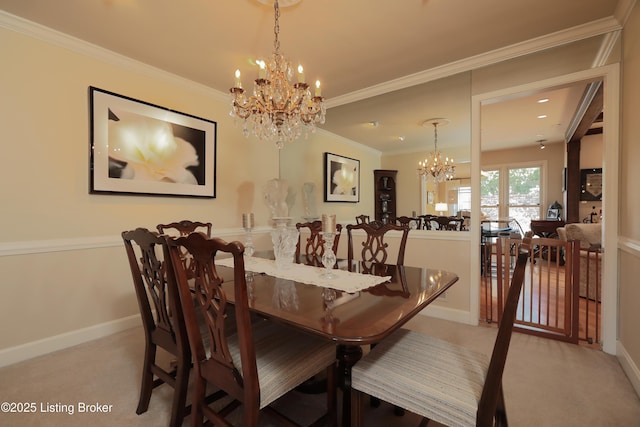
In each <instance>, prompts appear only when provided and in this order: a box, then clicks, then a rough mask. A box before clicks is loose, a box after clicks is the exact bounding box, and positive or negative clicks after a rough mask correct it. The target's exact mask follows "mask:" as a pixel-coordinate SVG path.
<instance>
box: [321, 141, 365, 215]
mask: <svg viewBox="0 0 640 427" xmlns="http://www.w3.org/2000/svg"><path fill="white" fill-rule="evenodd" d="M324 201H325V202H352V203H356V202H359V201H360V160H356V159H352V158H349V157H344V156H339V155H337V154H332V153H324Z"/></svg>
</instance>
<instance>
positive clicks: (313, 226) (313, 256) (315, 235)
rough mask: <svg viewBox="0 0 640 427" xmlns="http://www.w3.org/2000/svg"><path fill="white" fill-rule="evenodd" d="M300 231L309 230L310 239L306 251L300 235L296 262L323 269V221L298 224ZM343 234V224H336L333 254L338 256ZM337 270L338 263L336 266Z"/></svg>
mask: <svg viewBox="0 0 640 427" xmlns="http://www.w3.org/2000/svg"><path fill="white" fill-rule="evenodd" d="M296 228H297V229H298V231H300V230H301V229H303V230H304V229H308V230H309V237H307V238H306V239H305V240H306V242H305V243H304V251H303V248H302V239H303V237H302V236H301V235H300V234H298V243H297V244H296V252H295V261H296V262H297V263H303V264H306V265H312V266H314V267H322V266H323V265H322V255H324V239H323V237H322V234H320V233H321V232H322V221H312V222H299V223H297V224H296ZM341 232H342V224H336V235H335V237H334V240H333V245H332V249H333V253H334V254H336V253H337V250H338V244H339V243H340V234H341ZM335 267H336V268H337V263H336V265H335Z"/></svg>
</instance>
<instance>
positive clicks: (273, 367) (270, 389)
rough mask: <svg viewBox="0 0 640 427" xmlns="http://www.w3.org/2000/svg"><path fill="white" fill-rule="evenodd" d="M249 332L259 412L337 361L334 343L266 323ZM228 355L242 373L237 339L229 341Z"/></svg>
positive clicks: (258, 322) (266, 321) (264, 321)
mask: <svg viewBox="0 0 640 427" xmlns="http://www.w3.org/2000/svg"><path fill="white" fill-rule="evenodd" d="M252 330H253V341H254V343H255V350H256V364H257V368H258V382H259V384H260V408H261V409H262V408H264V407H265V406H267V405H269V404H271V403H272V402H274V401H275V400H276V399H278V398H279V397H281V396H282V395H284V394H285V393H287V392H288V391H290V390H292V389H293V388H294V387H297V386H298V385H300V384H302V383H303V382H304V381H306V380H307V379H309V378H311V377H312V376H313V375H315V374H317V373H318V372H320V371H322V370H323V369H325V368H327V367H328V366H330V365H332V364H334V363H335V361H336V346H335V343H333V342H332V341H329V340H327V339H323V338H320V337H316V336H313V335H311V334H307V333H304V332H302V331H299V330H296V329H293V328H290V327H287V326H284V325H281V324H278V323H275V322H271V321H268V320H260V321H257V322H254V323H253V324H252ZM229 351H230V353H231V356H232V358H233V363H234V364H235V365H236V367H238V370H241V366H242V362H241V360H240V349H239V347H238V336H237V335H233V336H231V337H229Z"/></svg>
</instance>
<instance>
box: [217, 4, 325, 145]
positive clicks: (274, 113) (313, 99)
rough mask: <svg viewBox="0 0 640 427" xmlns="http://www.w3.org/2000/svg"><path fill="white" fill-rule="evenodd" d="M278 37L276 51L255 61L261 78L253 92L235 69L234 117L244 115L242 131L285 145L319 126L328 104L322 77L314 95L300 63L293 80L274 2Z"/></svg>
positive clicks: (275, 28)
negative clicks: (249, 92)
mask: <svg viewBox="0 0 640 427" xmlns="http://www.w3.org/2000/svg"><path fill="white" fill-rule="evenodd" d="M273 7H274V10H275V25H274V30H273V32H274V34H275V41H274V43H273V46H274V52H273V54H272V55H271V58H270V59H269V60H268V61H256V62H257V64H258V67H259V68H258V78H257V79H256V80H255V82H254V85H253V94H252V95H251V96H247V94H245V90H244V89H243V88H242V83H241V80H240V70H236V75H235V77H236V79H235V86H234V87H232V88H231V89H230V90H229V91H230V92H231V98H232V100H231V104H232V108H231V112H230V113H229V114H230V115H231V117H234V118H235V119H236V121H237V120H238V119H241V120H242V121H243V124H242V132H243V134H244V135H245V136H246V137H248V136H249V135H250V134H253V135H254V136H256V137H257V138H258V139H260V140H265V141H273V142H275V144H276V147H278V148H283V147H284V143H285V141H289V142H292V141H294V140H296V139H298V138H299V137H300V136H301V135H302V134H303V133H304V135H305V137H306V136H307V135H308V133H309V131H311V132H312V133H313V132H315V130H316V123H320V124H323V123H324V121H325V114H326V107H325V105H324V98H323V97H322V96H321V90H320V81H316V86H315V92H314V95H313V96H312V95H311V90H310V89H309V85H308V84H307V83H305V80H304V70H303V68H302V66H301V65H300V66H298V78H297V80H298V81H297V82H296V83H293V84H292V83H291V79H292V77H293V74H294V73H293V70H292V68H291V63H290V62H289V61H288V60H287V59H286V57H285V56H284V55H282V54H281V53H280V40H279V39H278V34H279V33H280V24H279V20H280V8H279V6H278V0H275V2H274V5H273Z"/></svg>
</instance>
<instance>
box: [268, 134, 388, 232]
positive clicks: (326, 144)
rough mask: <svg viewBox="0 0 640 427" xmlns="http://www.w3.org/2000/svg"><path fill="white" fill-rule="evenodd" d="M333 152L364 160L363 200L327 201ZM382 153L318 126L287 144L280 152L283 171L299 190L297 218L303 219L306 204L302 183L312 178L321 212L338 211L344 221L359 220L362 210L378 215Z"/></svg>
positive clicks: (295, 214) (295, 209) (284, 176)
mask: <svg viewBox="0 0 640 427" xmlns="http://www.w3.org/2000/svg"><path fill="white" fill-rule="evenodd" d="M325 153H333V154H337V155H340V156H344V157H349V158H352V159H357V160H359V161H360V201H359V202H357V203H350V202H324V155H325ZM380 157H381V154H380V152H379V151H377V150H373V149H371V148H368V147H366V146H364V145H361V144H357V143H354V142H353V141H349V140H345V139H344V138H341V137H339V136H336V135H334V134H331V133H329V132H325V131H322V130H320V129H319V130H318V131H317V132H316V133H315V134H313V135H312V136H310V137H309V139H307V140H305V139H300V140H299V141H296V142H295V143H292V144H287V145H286V146H285V148H284V149H283V151H282V152H281V153H280V158H281V161H280V174H281V177H282V178H283V179H286V180H287V181H288V182H289V185H290V186H291V187H292V189H293V191H295V193H296V202H295V204H294V205H293V207H292V209H291V212H290V215H291V216H292V217H293V218H294V220H295V221H300V220H302V217H303V216H304V204H303V200H302V185H303V183H305V182H312V183H314V184H315V186H316V206H317V210H318V212H317V213H318V215H321V214H323V213H327V214H335V215H336V220H337V221H338V222H340V223H343V224H346V223H352V222H355V217H356V216H357V215H360V214H365V215H369V216H370V217H371V218H373V216H374V205H373V197H374V195H373V194H374V188H373V170H374V169H380Z"/></svg>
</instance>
